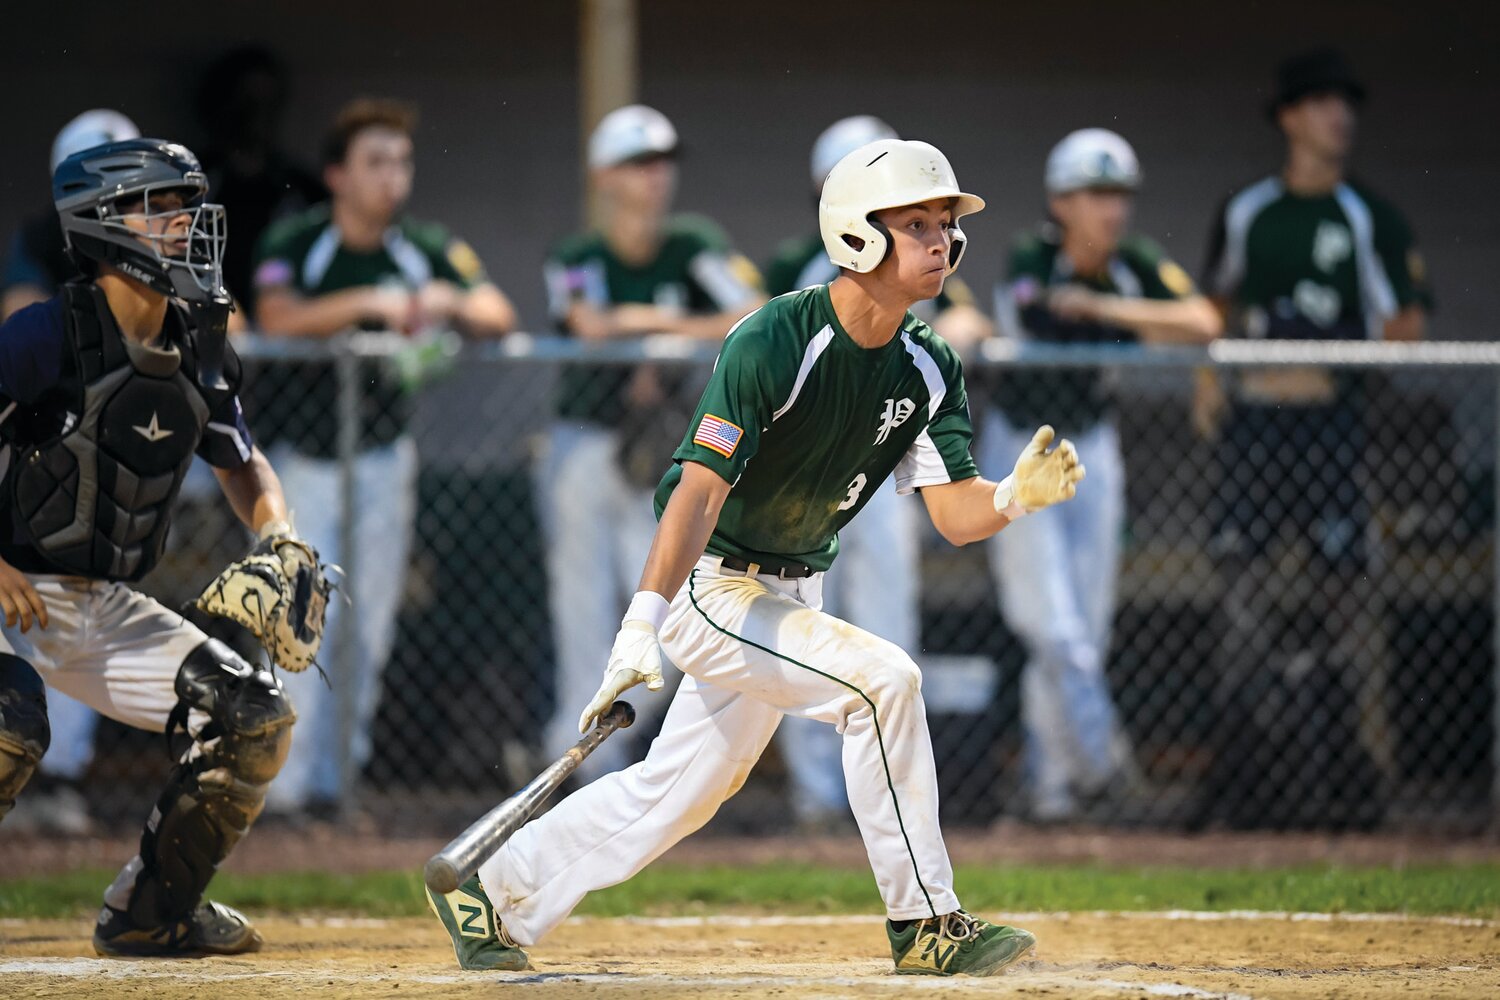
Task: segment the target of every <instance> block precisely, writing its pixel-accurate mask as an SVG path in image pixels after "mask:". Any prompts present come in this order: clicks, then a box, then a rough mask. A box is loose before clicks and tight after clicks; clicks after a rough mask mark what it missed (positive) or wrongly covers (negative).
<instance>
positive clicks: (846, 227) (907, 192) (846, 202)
mask: <svg viewBox="0 0 1500 1000" xmlns="http://www.w3.org/2000/svg"><path fill="white" fill-rule="evenodd" d="M934 198H951V199H953V227H952V229H950V230H949V232H950V234H951V235H952V237H953V246H952V248H951V249H950V250H949V251H948V273H949V274H952V273H953V270H954V268H956V267H958V262H959V260H960V259H962V258H963V255H964V246H965V245H966V243H967V240H966V239H965V237H964V234H963V231H962V230H960V229H959V228H958V220H959V219H960V218H961V217H963V216H965V215H972V214H974V213H975V212H978V211H980V210H981V209H983V208H984V199H983V198H979V197H976V196H974V195H972V194H965V193H964V192H963V191H960V190H959V187H958V178H956V177H955V176H954V175H953V167H951V166H950V165H949V164H948V158H947V157H946V156H944V155H943V154H942V152H941V151H940V150H939V149H938V148H937V147H936V146H934V145H932V144H930V143H926V142H920V141H917V140H902V139H880V140H878V141H876V142H871V143H867V144H865V145H863V146H861V147H859V148H858V149H856V150H854V152H852V153H849V154H848V155H846V156H845V157H844V158H843V159H842V160H839V162H838V163H837V164H835V165H834V167H833V169H832V170H831V171H829V173H828V179H827V180H825V181H824V182H823V196H822V198H821V200H820V201H819V202H818V229H819V230H820V231H821V233H822V235H823V249H824V250H826V251H827V252H828V259H829V260H831V261H833V263H834V264H836V265H838V266H839V267H846V268H848V269H849V270H851V271H856V272H858V273H860V274H865V273H867V272H869V271H873V270H875V268H876V267H878V266H879V265H880V262H881V261H882V260H884V259H885V255H886V254H887V253H889V252H890V249H891V239H890V234H889V233H888V232H886V230H885V227H884V226H881V225H880V224H879V223H877V222H876V221H875V220H874V219H873V218H871V216H872V215H873V214H874V213H875V212H878V211H880V210H881V209H883V208H900V207H901V206H902V205H915V204H918V203H919V202H924V201H931V200H933V199H934ZM849 237H852V238H853V239H854V241H855V242H857V243H859V244H860V248H859V249H858V250H856V249H854V247H853V246H850V244H849V241H848V239H847V238H849Z"/></svg>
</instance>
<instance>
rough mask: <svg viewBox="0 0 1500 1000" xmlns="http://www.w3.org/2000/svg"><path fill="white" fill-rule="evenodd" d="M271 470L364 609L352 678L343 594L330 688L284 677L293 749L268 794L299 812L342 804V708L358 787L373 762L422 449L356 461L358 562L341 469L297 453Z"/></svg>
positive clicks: (333, 607)
mask: <svg viewBox="0 0 1500 1000" xmlns="http://www.w3.org/2000/svg"><path fill="white" fill-rule="evenodd" d="M271 458H272V465H274V466H275V468H276V471H277V474H278V475H279V476H280V477H281V488H282V490H283V491H284V492H285V494H286V501H287V507H288V508H289V509H290V510H291V512H292V520H293V524H294V526H295V527H296V529H297V533H298V534H299V535H301V536H302V537H303V538H305V539H306V540H307V541H308V542H310V543H312V545H313V547H314V548H316V549H317V550H318V555H319V556H320V557H321V558H322V560H323V561H324V562H326V563H330V564H333V565H337V566H342V567H344V568H345V569H352V574H353V575H352V577H351V578H350V579H349V584H350V587H349V589H350V590H351V591H352V593H353V597H354V600H355V602H357V605H356V607H355V608H354V609H353V612H354V614H355V615H356V626H355V639H356V643H355V645H356V648H355V650H354V655H353V657H352V665H353V668H354V670H353V676H343V675H341V674H340V673H339V664H340V662H341V652H340V649H339V628H340V624H339V622H340V619H341V618H342V616H343V615H345V614H348V613H350V611H351V608H350V606H349V604H348V602H346V601H345V600H344V599H343V597H342V596H340V595H339V594H338V593H335V594H334V595H333V596H332V597H331V598H330V599H329V601H328V618H327V622H326V623H325V627H324V630H323V645H322V648H321V649H320V650H319V652H318V662H319V663H320V664H321V665H322V666H323V668H324V669H325V670H326V671H327V672H328V677H329V681H330V682H331V684H332V690H329V685H328V684H325V683H324V682H323V678H322V677H320V676H319V675H318V672H317V671H316V670H305V671H303V672H301V673H290V672H288V671H279V672H278V673H277V677H278V678H279V679H280V680H281V684H282V687H284V688H285V689H286V693H287V696H288V697H289V698H290V699H291V702H292V704H293V705H294V706H296V709H297V716H298V722H297V726H296V728H295V729H294V730H293V731H292V747H291V751H290V752H289V753H288V754H287V759H286V764H285V765H284V766H283V767H282V769H281V773H280V774H278V775H277V776H276V780H275V781H273V782H272V783H271V786H270V789H269V790H268V792H267V794H266V808H267V810H269V811H272V812H292V811H296V810H298V809H301V808H303V807H304V806H306V805H307V804H308V803H309V802H311V801H313V800H316V799H322V800H325V801H334V800H337V799H338V798H339V797H340V794H341V793H342V791H343V789H342V788H340V783H339V773H338V765H339V714H338V711H339V710H338V706H339V702H340V700H341V699H343V698H345V697H352V698H353V699H354V712H353V715H354V719H353V730H352V737H351V740H350V745H349V764H350V768H351V771H352V773H351V774H350V775H348V776H347V780H348V781H349V782H351V783H352V782H353V781H354V779H355V777H356V776H357V775H358V773H359V769H360V768H362V767H363V766H364V765H365V764H366V763H367V762H368V761H369V759H370V754H371V752H372V749H373V744H372V743H371V741H370V727H371V725H372V724H373V723H374V721H375V710H376V709H377V708H378V707H379V705H380V678H381V674H382V673H383V672H384V670H385V663H386V660H387V658H389V656H390V652H391V644H392V643H393V642H394V641H395V638H396V613H397V609H398V607H399V605H400V603H401V594H402V591H403V590H404V589H405V586H406V570H407V562H408V560H409V558H410V555H411V539H412V531H413V520H414V518H415V517H416V492H417V448H416V443H415V442H414V441H413V440H412V439H411V438H401V439H399V440H397V441H394V442H392V443H391V444H388V445H383V446H381V447H379V448H371V449H368V450H366V451H362V452H359V453H358V454H357V455H356V456H355V459H354V495H355V503H354V544H355V547H356V548H357V549H358V558H357V560H354V561H352V563H351V560H348V559H346V558H345V556H344V552H343V547H342V546H341V545H340V521H341V517H342V512H343V503H342V501H341V493H340V477H339V465H338V462H337V461H336V460H333V459H324V458H309V457H308V456H306V455H303V454H301V453H300V452H297V451H296V450H295V449H293V448H289V447H278V448H275V449H273V452H272V456H271Z"/></svg>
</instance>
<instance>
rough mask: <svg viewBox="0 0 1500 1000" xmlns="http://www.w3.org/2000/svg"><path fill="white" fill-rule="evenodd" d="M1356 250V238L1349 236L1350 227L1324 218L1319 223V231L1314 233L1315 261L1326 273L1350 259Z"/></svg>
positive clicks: (1313, 251)
mask: <svg viewBox="0 0 1500 1000" xmlns="http://www.w3.org/2000/svg"><path fill="white" fill-rule="evenodd" d="M1353 252H1354V240H1353V239H1352V238H1351V237H1350V236H1349V227H1348V226H1345V225H1342V224H1340V223H1337V222H1332V221H1330V220H1328V219H1324V220H1323V221H1322V222H1320V223H1318V229H1317V232H1315V233H1313V249H1312V257H1313V263H1314V264H1316V265H1317V266H1318V270H1320V271H1322V272H1323V273H1324V274H1332V273H1333V269H1334V268H1336V267H1338V266H1339V264H1341V263H1342V262H1343V261H1345V260H1346V259H1348V257H1349V255H1350V254H1351V253H1353Z"/></svg>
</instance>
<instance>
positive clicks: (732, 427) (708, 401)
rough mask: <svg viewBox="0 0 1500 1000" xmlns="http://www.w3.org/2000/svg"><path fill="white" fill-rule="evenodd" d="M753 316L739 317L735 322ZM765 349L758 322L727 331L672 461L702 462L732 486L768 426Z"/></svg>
mask: <svg viewBox="0 0 1500 1000" xmlns="http://www.w3.org/2000/svg"><path fill="white" fill-rule="evenodd" d="M756 315H757V313H751V314H750V315H749V316H747V317H746V318H745V319H743V320H741V321H740V327H745V325H746V324H747V323H748V322H750V321H751V320H753V319H754V318H755V317H756ZM769 348H770V340H769V337H768V336H767V335H766V334H765V333H763V332H762V330H761V328H760V327H759V325H758V324H756V325H754V326H751V327H747V328H745V329H740V328H739V327H737V328H736V329H734V330H731V331H730V333H729V337H728V339H727V340H726V341H725V342H724V349H723V350H722V351H721V352H720V353H719V360H718V361H717V362H715V364H714V372H713V375H712V376H710V377H709V380H708V387H707V388H705V389H704V390H703V397H702V399H700V400H699V402H698V409H697V411H696V412H695V413H694V414H693V419H692V422H691V423H689V424H688V429H687V433H686V434H685V435H683V439H682V444H680V445H678V447H677V450H676V451H675V452H673V453H672V459H673V461H675V462H679V463H681V462H697V463H698V464H700V465H706V466H708V467H709V468H710V469H712V470H713V471H714V472H715V473H717V474H718V475H719V477H720V478H722V479H723V480H724V481H725V482H727V483H730V484H731V485H732V484H733V483H734V482H735V481H736V480H738V479H739V478H740V473H742V472H744V471H745V464H746V463H747V462H749V461H750V459H751V458H752V457H754V455H755V452H756V449H757V448H759V446H760V436H761V434H763V433H764V432H765V430H766V428H768V427H770V426H771V420H772V414H773V412H774V409H775V405H776V404H775V402H774V400H775V398H776V397H775V388H776V387H775V379H774V372H773V369H772V366H771V365H770V364H768V363H767V360H768V359H767V355H768V353H769Z"/></svg>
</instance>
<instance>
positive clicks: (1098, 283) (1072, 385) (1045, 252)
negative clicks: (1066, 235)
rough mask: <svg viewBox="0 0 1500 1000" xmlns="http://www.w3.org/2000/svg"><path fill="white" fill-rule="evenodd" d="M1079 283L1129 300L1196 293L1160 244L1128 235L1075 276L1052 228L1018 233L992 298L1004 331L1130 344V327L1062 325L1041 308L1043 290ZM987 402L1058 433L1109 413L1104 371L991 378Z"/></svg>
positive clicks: (1014, 418) (1019, 421)
mask: <svg viewBox="0 0 1500 1000" xmlns="http://www.w3.org/2000/svg"><path fill="white" fill-rule="evenodd" d="M1069 284H1071V285H1082V286H1084V287H1086V288H1091V289H1093V290H1094V291H1097V292H1110V293H1113V294H1115V295H1123V296H1128V297H1130V298H1146V299H1161V300H1172V299H1185V298H1188V297H1190V296H1193V295H1196V294H1197V290H1196V289H1195V288H1194V287H1193V279H1192V278H1190V277H1189V276H1188V273H1187V272H1186V271H1184V270H1183V269H1182V268H1181V267H1179V266H1178V265H1177V263H1176V262H1175V261H1173V260H1172V259H1171V258H1170V257H1168V256H1167V255H1166V252H1165V251H1163V250H1162V248H1161V247H1159V246H1157V245H1156V244H1155V243H1153V242H1152V241H1151V240H1148V239H1146V238H1145V237H1142V236H1136V235H1134V234H1132V235H1128V236H1126V237H1125V238H1124V239H1122V240H1121V241H1120V245H1119V246H1118V247H1117V248H1116V249H1115V252H1114V254H1113V255H1112V256H1111V257H1110V259H1109V262H1108V264H1107V266H1106V267H1105V269H1104V270H1103V271H1102V272H1100V273H1099V274H1094V275H1082V274H1077V273H1076V272H1075V271H1074V270H1073V264H1072V260H1071V259H1070V258H1069V257H1068V255H1067V254H1065V253H1062V244H1061V234H1060V233H1059V232H1058V231H1057V228H1056V227H1055V226H1053V225H1050V224H1049V225H1047V226H1044V227H1042V229H1040V230H1039V231H1037V232H1032V233H1026V234H1023V235H1022V236H1021V237H1020V238H1019V239H1018V240H1017V241H1016V244H1015V246H1014V248H1013V249H1012V251H1011V256H1010V266H1009V271H1008V273H1007V276H1006V280H1005V281H1003V282H1001V284H1000V287H999V289H998V290H997V293H996V302H997V303H998V311H999V313H1000V318H1001V326H1002V328H1003V329H1004V330H1005V332H1007V333H1010V334H1013V335H1016V336H1020V337H1024V338H1029V339H1035V340H1045V341H1050V342H1053V343H1072V344H1085V343H1092V344H1100V343H1103V344H1120V343H1133V342H1134V341H1135V339H1136V337H1135V334H1134V333H1133V332H1131V331H1130V330H1126V329H1122V328H1120V327H1115V326H1107V325H1104V324H1102V323H1095V322H1074V321H1071V320H1065V319H1062V318H1061V317H1058V316H1056V315H1054V314H1053V313H1052V311H1051V310H1049V309H1048V308H1047V304H1046V292H1047V289H1049V288H1053V287H1056V286H1058V285H1069ZM993 386H994V390H993V392H992V393H991V396H992V399H993V402H994V404H995V405H996V406H998V407H999V408H1000V410H1001V411H1002V412H1003V413H1004V414H1005V416H1006V419H1007V420H1008V421H1010V422H1011V424H1012V425H1014V426H1016V427H1018V428H1022V429H1030V428H1034V427H1036V426H1038V425H1040V424H1044V423H1050V424H1052V425H1053V427H1055V428H1057V430H1058V432H1059V433H1062V434H1076V433H1079V432H1082V431H1085V430H1088V429H1089V428H1090V427H1093V426H1094V425H1095V424H1097V423H1098V422H1099V421H1100V420H1102V419H1104V418H1105V417H1106V416H1107V415H1108V414H1109V411H1110V400H1109V396H1108V393H1107V391H1106V388H1105V383H1104V379H1103V374H1102V373H1101V372H1100V371H1099V370H1098V369H1097V368H1056V369H1046V368H1023V369H1017V370H1013V371H1008V372H1002V373H998V374H997V375H995V376H994V378H993Z"/></svg>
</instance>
